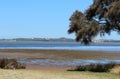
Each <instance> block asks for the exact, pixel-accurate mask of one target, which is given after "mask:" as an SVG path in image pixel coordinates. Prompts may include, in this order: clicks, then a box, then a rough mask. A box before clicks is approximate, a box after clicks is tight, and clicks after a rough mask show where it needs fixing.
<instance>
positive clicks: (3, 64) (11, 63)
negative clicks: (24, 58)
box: [0, 58, 26, 69]
mask: <svg viewBox="0 0 120 79" xmlns="http://www.w3.org/2000/svg"><path fill="white" fill-rule="evenodd" d="M0 68H2V69H25V68H26V67H25V65H24V64H21V63H19V62H18V61H17V59H8V58H3V59H0Z"/></svg>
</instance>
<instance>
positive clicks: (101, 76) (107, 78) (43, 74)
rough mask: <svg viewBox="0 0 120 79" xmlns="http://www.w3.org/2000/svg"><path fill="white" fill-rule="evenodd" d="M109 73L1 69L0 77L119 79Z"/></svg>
mask: <svg viewBox="0 0 120 79" xmlns="http://www.w3.org/2000/svg"><path fill="white" fill-rule="evenodd" d="M119 78H120V76H119V75H115V74H111V73H93V72H76V71H75V72H70V71H43V70H41V71H40V70H39V71H38V70H2V69H0V79H119Z"/></svg>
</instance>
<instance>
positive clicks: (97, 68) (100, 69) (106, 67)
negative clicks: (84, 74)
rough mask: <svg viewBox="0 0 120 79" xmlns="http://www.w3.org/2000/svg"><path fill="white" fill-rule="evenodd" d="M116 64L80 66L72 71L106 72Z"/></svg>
mask: <svg viewBox="0 0 120 79" xmlns="http://www.w3.org/2000/svg"><path fill="white" fill-rule="evenodd" d="M116 65H118V64H116V63H107V64H100V63H97V64H89V65H80V66H77V67H76V68H75V69H74V71H92V72H108V71H109V70H110V69H112V68H113V67H115V66H116Z"/></svg>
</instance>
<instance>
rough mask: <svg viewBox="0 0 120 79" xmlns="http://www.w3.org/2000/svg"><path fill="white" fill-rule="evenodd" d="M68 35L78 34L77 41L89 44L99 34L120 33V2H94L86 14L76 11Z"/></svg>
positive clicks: (116, 0) (95, 0)
mask: <svg viewBox="0 0 120 79" xmlns="http://www.w3.org/2000/svg"><path fill="white" fill-rule="evenodd" d="M69 20H70V25H69V27H70V28H69V30H68V33H70V34H71V33H75V34H76V41H81V42H82V43H84V44H89V43H90V42H91V40H92V39H93V38H94V37H96V36H97V35H98V34H100V36H104V35H105V34H109V35H110V33H111V31H116V32H118V33H120V0H93V4H92V5H91V6H90V7H89V8H88V9H87V10H86V11H85V12H84V13H82V12H80V11H75V12H74V13H73V15H72V16H71V17H70V19H69Z"/></svg>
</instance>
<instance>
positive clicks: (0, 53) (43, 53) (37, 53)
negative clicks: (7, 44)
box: [0, 49, 120, 60]
mask: <svg viewBox="0 0 120 79" xmlns="http://www.w3.org/2000/svg"><path fill="white" fill-rule="evenodd" d="M4 57H9V58H28V59H29V58H30V59H62V60H69V59H101V58H107V59H114V58H115V59H117V58H118V59H120V53H105V52H92V51H71V50H36V49H35V50H34V49H0V58H4Z"/></svg>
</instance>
